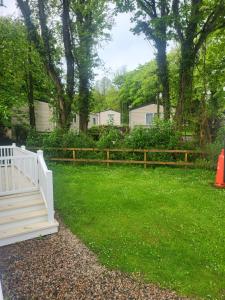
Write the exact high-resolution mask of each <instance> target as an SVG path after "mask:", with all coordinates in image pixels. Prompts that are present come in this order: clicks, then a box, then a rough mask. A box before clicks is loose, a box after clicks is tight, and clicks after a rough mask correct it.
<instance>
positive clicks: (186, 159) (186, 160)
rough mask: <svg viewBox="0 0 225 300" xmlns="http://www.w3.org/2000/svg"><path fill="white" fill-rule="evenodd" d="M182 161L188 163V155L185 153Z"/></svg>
mask: <svg viewBox="0 0 225 300" xmlns="http://www.w3.org/2000/svg"><path fill="white" fill-rule="evenodd" d="M184 161H185V162H186V163H187V162H188V153H187V152H185V158H184Z"/></svg>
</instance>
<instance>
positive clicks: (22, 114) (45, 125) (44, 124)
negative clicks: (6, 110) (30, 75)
mask: <svg viewBox="0 0 225 300" xmlns="http://www.w3.org/2000/svg"><path fill="white" fill-rule="evenodd" d="M34 110H35V121H36V129H37V131H40V132H50V131H52V130H53V129H54V128H55V122H54V120H53V109H52V108H51V107H50V105H49V104H48V103H46V102H43V101H34ZM28 112H29V110H28V106H27V105H25V106H23V107H21V108H20V109H19V110H17V111H16V110H14V113H13V115H12V125H17V124H24V125H25V124H26V125H29V113H28Z"/></svg>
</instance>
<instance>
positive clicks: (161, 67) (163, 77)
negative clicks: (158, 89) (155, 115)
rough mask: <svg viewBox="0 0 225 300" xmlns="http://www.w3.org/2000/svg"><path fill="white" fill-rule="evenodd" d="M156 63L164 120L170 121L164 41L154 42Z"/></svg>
mask: <svg viewBox="0 0 225 300" xmlns="http://www.w3.org/2000/svg"><path fill="white" fill-rule="evenodd" d="M156 48H157V54H156V61H157V68H158V79H159V82H160V84H161V85H162V102H163V109H164V120H169V119H170V113H171V112H170V109H171V108H170V91H169V72H168V62H167V55H166V41H163V40H160V41H156Z"/></svg>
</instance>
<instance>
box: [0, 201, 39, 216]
mask: <svg viewBox="0 0 225 300" xmlns="http://www.w3.org/2000/svg"><path fill="white" fill-rule="evenodd" d="M44 208H45V205H44V201H43V200H42V199H37V200H32V201H24V202H23V201H20V202H19V203H4V204H0V218H2V217H6V216H10V215H15V214H20V213H26V212H30V211H34V210H40V209H44Z"/></svg>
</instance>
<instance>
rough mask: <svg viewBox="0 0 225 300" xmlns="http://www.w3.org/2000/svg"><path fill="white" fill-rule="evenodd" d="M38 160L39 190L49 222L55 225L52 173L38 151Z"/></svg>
mask: <svg viewBox="0 0 225 300" xmlns="http://www.w3.org/2000/svg"><path fill="white" fill-rule="evenodd" d="M37 159H38V181H39V188H40V191H41V194H42V197H43V199H44V201H45V204H46V207H47V210H48V221H49V222H50V223H53V222H54V205H53V180H52V171H50V170H48V168H47V166H46V163H45V160H44V157H43V151H42V150H38V151H37Z"/></svg>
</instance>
